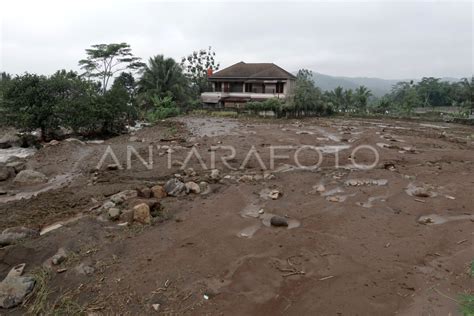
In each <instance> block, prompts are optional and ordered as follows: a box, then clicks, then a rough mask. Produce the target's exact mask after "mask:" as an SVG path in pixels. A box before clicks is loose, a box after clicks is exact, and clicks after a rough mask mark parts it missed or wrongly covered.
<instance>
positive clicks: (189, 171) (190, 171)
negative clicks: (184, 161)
mask: <svg viewBox="0 0 474 316" xmlns="http://www.w3.org/2000/svg"><path fill="white" fill-rule="evenodd" d="M184 174H185V175H187V176H188V177H194V176H195V175H196V171H194V169H193V168H188V169H186V170H185V171H184Z"/></svg>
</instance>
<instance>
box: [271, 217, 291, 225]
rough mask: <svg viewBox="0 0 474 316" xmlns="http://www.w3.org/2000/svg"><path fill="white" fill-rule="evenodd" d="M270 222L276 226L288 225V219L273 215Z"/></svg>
mask: <svg viewBox="0 0 474 316" xmlns="http://www.w3.org/2000/svg"><path fill="white" fill-rule="evenodd" d="M270 224H271V225H272V226H276V227H282V226H284V227H287V226H288V220H287V219H286V218H284V217H281V216H278V215H275V216H273V217H272V218H270Z"/></svg>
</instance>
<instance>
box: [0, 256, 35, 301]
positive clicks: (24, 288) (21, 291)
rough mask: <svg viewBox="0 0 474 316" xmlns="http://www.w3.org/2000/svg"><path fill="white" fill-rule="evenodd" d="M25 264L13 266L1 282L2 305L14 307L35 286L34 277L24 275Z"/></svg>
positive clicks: (0, 297) (0, 296) (0, 295)
mask: <svg viewBox="0 0 474 316" xmlns="http://www.w3.org/2000/svg"><path fill="white" fill-rule="evenodd" d="M24 268H25V264H24V263H23V264H19V265H17V266H15V267H13V268H12V269H11V270H10V272H9V273H8V275H7V276H6V277H5V279H4V280H3V281H2V282H0V307H2V308H12V307H15V306H17V305H18V304H20V303H21V302H23V300H24V299H25V297H26V295H28V294H29V293H30V292H31V291H32V290H33V288H34V286H35V280H34V279H33V278H32V277H23V276H21V274H22V273H23V269H24Z"/></svg>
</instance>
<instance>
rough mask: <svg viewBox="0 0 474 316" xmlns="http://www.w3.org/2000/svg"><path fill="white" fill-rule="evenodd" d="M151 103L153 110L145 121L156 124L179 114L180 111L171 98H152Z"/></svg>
mask: <svg viewBox="0 0 474 316" xmlns="http://www.w3.org/2000/svg"><path fill="white" fill-rule="evenodd" d="M151 101H152V103H153V106H154V108H153V109H152V110H151V111H149V112H148V113H147V119H148V120H149V121H151V122H156V121H158V120H162V119H165V118H167V117H173V116H177V115H179V114H180V110H179V108H178V106H177V104H176V102H175V101H174V100H173V98H172V97H169V96H166V97H164V98H159V97H157V96H153V97H152V98H151Z"/></svg>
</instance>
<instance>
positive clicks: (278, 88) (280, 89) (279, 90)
mask: <svg viewBox="0 0 474 316" xmlns="http://www.w3.org/2000/svg"><path fill="white" fill-rule="evenodd" d="M284 84H285V83H284V82H277V84H276V93H283V85H284Z"/></svg>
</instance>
